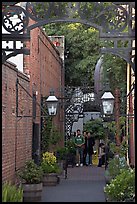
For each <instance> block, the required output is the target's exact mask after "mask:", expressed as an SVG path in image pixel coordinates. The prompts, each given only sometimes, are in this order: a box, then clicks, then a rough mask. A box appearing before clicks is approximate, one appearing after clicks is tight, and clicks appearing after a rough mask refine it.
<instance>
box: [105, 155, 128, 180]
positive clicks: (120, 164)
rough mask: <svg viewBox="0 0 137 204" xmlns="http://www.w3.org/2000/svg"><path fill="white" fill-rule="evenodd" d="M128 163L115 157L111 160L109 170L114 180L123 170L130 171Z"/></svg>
mask: <svg viewBox="0 0 137 204" xmlns="http://www.w3.org/2000/svg"><path fill="white" fill-rule="evenodd" d="M128 168H129V167H128V165H127V162H126V160H125V159H124V158H122V157H121V158H120V157H114V158H113V159H110V160H109V163H108V167H107V170H108V172H109V175H110V176H111V177H112V178H115V177H116V176H117V175H118V174H119V173H120V171H121V169H128Z"/></svg>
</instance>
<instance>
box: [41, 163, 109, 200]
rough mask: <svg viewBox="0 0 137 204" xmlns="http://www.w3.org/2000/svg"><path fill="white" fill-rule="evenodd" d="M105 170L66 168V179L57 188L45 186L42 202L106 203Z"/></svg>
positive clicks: (62, 177)
mask: <svg viewBox="0 0 137 204" xmlns="http://www.w3.org/2000/svg"><path fill="white" fill-rule="evenodd" d="M104 172H105V169H104V168H102V167H97V166H91V167H90V166H88V167H87V166H83V167H73V168H72V167H68V176H67V179H64V176H61V178H60V183H59V184H58V185H57V186H45V187H43V192H42V202H106V201H105V195H104V191H103V188H104V186H105V177H104Z"/></svg>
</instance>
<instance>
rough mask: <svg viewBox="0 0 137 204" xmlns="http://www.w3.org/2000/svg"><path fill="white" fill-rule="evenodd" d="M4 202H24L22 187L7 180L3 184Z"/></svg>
mask: <svg viewBox="0 0 137 204" xmlns="http://www.w3.org/2000/svg"><path fill="white" fill-rule="evenodd" d="M2 202H23V190H22V187H21V186H19V187H18V188H17V187H16V186H15V185H12V184H10V183H9V182H5V183H4V184H3V185H2Z"/></svg>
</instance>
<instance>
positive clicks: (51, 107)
mask: <svg viewBox="0 0 137 204" xmlns="http://www.w3.org/2000/svg"><path fill="white" fill-rule="evenodd" d="M46 103H47V107H48V113H49V115H50V116H54V115H56V113H57V105H58V99H57V98H56V96H54V91H53V90H52V91H50V96H49V97H48V98H47V100H46Z"/></svg>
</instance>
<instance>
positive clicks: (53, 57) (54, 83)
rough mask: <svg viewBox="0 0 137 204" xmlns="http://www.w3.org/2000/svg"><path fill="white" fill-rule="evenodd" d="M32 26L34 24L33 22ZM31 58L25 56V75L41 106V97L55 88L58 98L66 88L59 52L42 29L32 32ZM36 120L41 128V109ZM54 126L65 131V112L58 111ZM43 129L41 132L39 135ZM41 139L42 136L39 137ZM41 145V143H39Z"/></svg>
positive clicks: (37, 111) (38, 109) (37, 112)
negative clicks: (64, 87)
mask: <svg viewBox="0 0 137 204" xmlns="http://www.w3.org/2000/svg"><path fill="white" fill-rule="evenodd" d="M30 24H34V22H33V21H32V20H31V22H30ZM30 36H31V38H30V43H27V46H28V47H29V48H30V56H24V73H26V74H28V76H29V77H30V84H31V89H32V92H34V93H35V92H36V91H37V102H38V103H39V104H41V96H43V97H47V96H48V95H49V93H50V89H51V88H53V89H54V91H55V95H56V96H57V97H60V96H61V92H60V90H61V88H62V87H63V86H64V70H63V69H64V68H63V63H62V59H61V58H60V56H59V52H58V51H57V50H56V48H55V46H54V45H53V44H52V42H51V41H50V39H49V38H48V37H47V35H46V34H45V32H44V31H43V30H42V29H41V28H38V27H37V28H35V29H33V30H31V32H30ZM36 115H37V117H36V119H35V120H33V122H34V123H37V124H39V128H41V117H40V116H41V109H40V107H39V106H38V105H37V107H36ZM53 120H54V124H56V125H57V126H58V128H59V129H60V131H62V132H63V131H64V125H63V122H64V115H63V111H62V112H61V111H58V114H57V116H55V117H54V119H53ZM40 132H41V129H40V130H39V134H40ZM39 138H40V135H39ZM39 143H40V141H39Z"/></svg>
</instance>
